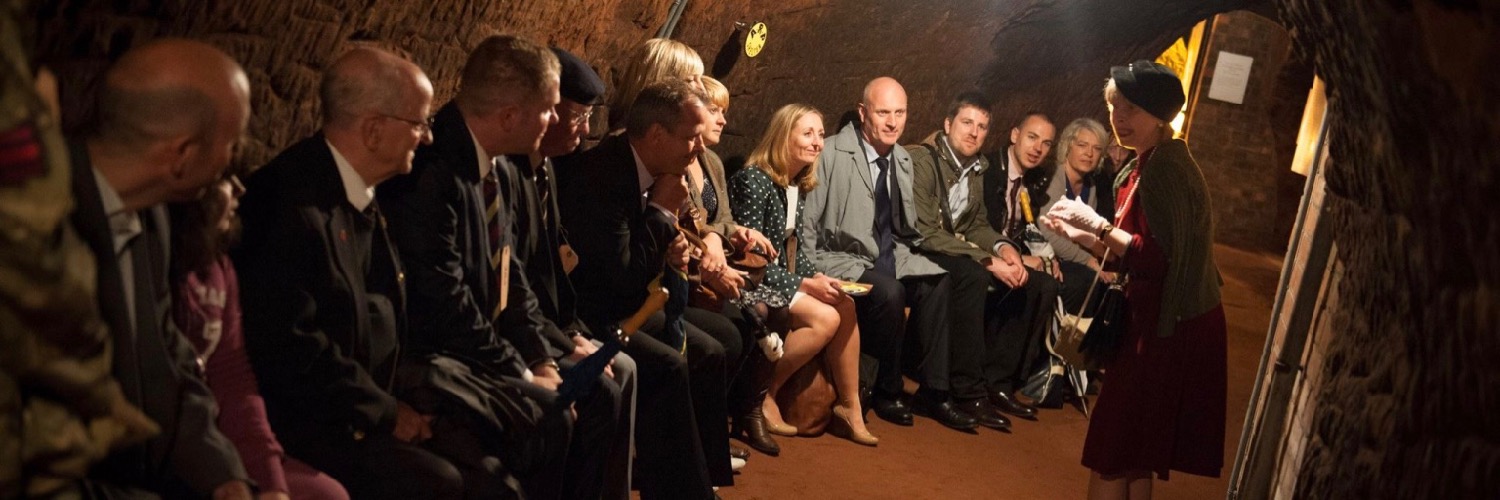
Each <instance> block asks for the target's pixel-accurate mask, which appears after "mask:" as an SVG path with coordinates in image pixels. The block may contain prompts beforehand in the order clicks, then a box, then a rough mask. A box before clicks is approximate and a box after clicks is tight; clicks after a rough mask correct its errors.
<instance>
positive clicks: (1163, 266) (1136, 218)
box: [1046, 61, 1227, 499]
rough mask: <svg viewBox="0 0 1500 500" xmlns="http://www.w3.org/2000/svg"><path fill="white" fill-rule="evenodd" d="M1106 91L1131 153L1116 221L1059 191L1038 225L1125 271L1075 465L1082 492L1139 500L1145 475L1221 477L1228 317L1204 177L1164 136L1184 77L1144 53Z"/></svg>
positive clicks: (1184, 150) (1118, 70)
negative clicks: (1080, 471) (1114, 330)
mask: <svg viewBox="0 0 1500 500" xmlns="http://www.w3.org/2000/svg"><path fill="white" fill-rule="evenodd" d="M1104 100H1105V102H1106V103H1107V104H1108V106H1109V121H1110V125H1112V126H1113V127H1114V130H1115V137H1117V138H1118V140H1119V141H1120V145H1121V146H1124V147H1126V148H1130V149H1133V150H1135V151H1136V152H1138V153H1139V156H1138V157H1136V159H1135V161H1132V162H1130V163H1128V164H1126V165H1125V169H1124V170H1122V171H1121V172H1120V175H1119V177H1117V178H1116V180H1115V184H1116V185H1117V187H1118V189H1119V195H1120V196H1119V200H1120V201H1119V202H1118V203H1117V204H1116V206H1117V208H1116V211H1115V213H1116V219H1117V220H1116V221H1115V224H1111V223H1110V222H1109V221H1107V220H1105V219H1104V218H1103V217H1100V216H1099V215H1098V214H1097V213H1095V212H1094V210H1093V209H1092V208H1090V207H1089V206H1088V205H1087V204H1085V203H1082V202H1078V201H1073V200H1066V199H1064V200H1058V202H1057V203H1056V204H1055V205H1053V207H1052V209H1051V210H1049V211H1048V212H1047V215H1048V217H1047V222H1046V223H1047V225H1048V226H1049V227H1050V228H1051V229H1052V230H1054V231H1056V232H1059V233H1063V234H1067V235H1068V238H1069V239H1071V240H1073V241H1075V242H1078V243H1079V244H1080V245H1082V246H1083V247H1084V248H1088V249H1090V250H1091V251H1092V252H1093V253H1094V254H1096V255H1101V254H1104V253H1105V252H1106V250H1107V251H1108V256H1109V259H1108V261H1107V262H1106V264H1105V265H1106V266H1107V267H1109V266H1113V268H1115V269H1119V270H1120V272H1121V273H1123V274H1124V275H1125V277H1126V280H1125V285H1124V292H1125V294H1124V298H1125V303H1124V314H1123V315H1122V317H1121V318H1120V321H1121V322H1122V323H1121V324H1122V325H1123V329H1124V330H1123V333H1122V334H1121V338H1120V339H1119V342H1118V348H1117V349H1116V350H1115V351H1114V352H1112V353H1100V354H1104V355H1105V356H1103V358H1104V364H1103V368H1104V370H1105V372H1106V373H1107V374H1108V376H1109V382H1108V383H1106V384H1105V386H1104V389H1103V390H1102V391H1100V393H1099V401H1098V403H1097V404H1096V406H1095V407H1094V415H1093V417H1092V418H1091V419H1090V420H1089V432H1088V437H1087V438H1086V439H1085V441H1084V443H1083V465H1084V466H1085V467H1088V468H1089V470H1090V471H1092V473H1091V475H1090V477H1089V498H1092V499H1148V498H1151V482H1152V476H1153V474H1154V475H1155V476H1156V477H1159V478H1161V479H1162V480H1166V479H1168V474H1169V473H1170V472H1171V471H1173V470H1176V471H1181V472H1186V473H1188V474H1196V475H1201V476H1209V477H1218V476H1219V472H1220V470H1221V469H1222V468H1223V467H1224V404H1225V391H1226V387H1225V386H1226V385H1227V374H1226V371H1227V369H1226V357H1227V354H1226V350H1227V347H1226V339H1225V336H1226V331H1227V326H1226V324H1225V320H1224V304H1223V302H1222V301H1221V300H1220V296H1219V285H1220V281H1219V272H1218V268H1217V266H1216V265H1215V264H1214V255H1213V234H1214V231H1213V218H1212V215H1213V211H1212V209H1211V208H1210V203H1209V202H1210V200H1209V197H1208V185H1207V183H1206V182H1205V181H1204V180H1203V172H1202V170H1200V169H1199V168H1198V163H1197V162H1196V161H1194V160H1193V155H1192V154H1191V153H1189V152H1188V147H1187V143H1186V142H1184V141H1182V140H1180V139H1173V138H1172V126H1171V123H1172V118H1174V117H1175V116H1177V113H1178V112H1179V111H1180V110H1181V109H1182V103H1183V101H1184V100H1185V96H1184V95H1183V92H1182V81H1181V80H1179V79H1178V78H1177V75H1176V74H1175V73H1173V72H1172V70H1170V69H1168V68H1167V67H1166V66H1162V65H1160V64H1157V63H1154V62H1151V61H1136V62H1134V63H1131V64H1130V65H1129V66H1115V67H1113V68H1110V79H1109V83H1107V84H1106V86H1105V88H1104ZM1101 309H1103V308H1101ZM1094 324H1095V325H1098V324H1100V322H1099V318H1095V319H1094ZM1095 333H1096V332H1090V333H1089V335H1091V336H1092V335H1095Z"/></svg>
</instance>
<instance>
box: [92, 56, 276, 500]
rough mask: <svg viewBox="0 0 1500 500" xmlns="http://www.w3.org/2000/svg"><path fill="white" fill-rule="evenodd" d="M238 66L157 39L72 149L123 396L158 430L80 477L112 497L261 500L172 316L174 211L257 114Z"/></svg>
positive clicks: (130, 61)
mask: <svg viewBox="0 0 1500 500" xmlns="http://www.w3.org/2000/svg"><path fill="white" fill-rule="evenodd" d="M249 93H250V86H249V81H248V80H247V79H246V77H245V73H244V71H243V70H242V69H241V68H240V66H239V64H238V63H236V62H234V60H233V59H230V58H229V57H228V56H227V55H225V54H224V53H223V52H220V51H219V50H218V49H215V48H213V47H211V46H209V45H206V44H203V43H199V42H192V41H186V40H160V41H155V42H151V43H148V44H146V45H143V46H141V47H137V48H135V49H132V50H131V51H129V52H127V53H126V54H125V55H124V56H123V57H121V58H120V60H119V61H118V62H116V63H115V64H114V65H113V66H112V67H111V68H110V69H109V70H108V71H107V72H106V73H105V76H104V84H103V87H102V89H101V94H100V99H99V123H98V127H97V132H96V133H95V134H93V135H92V136H90V137H88V138H86V139H85V141H84V142H83V143H82V144H75V145H74V147H73V150H72V156H73V173H72V180H73V196H74V198H75V199H76V200H77V203H78V205H77V207H76V208H75V210H74V211H73V214H72V223H73V225H74V227H76V228H77V229H78V231H79V234H80V235H81V236H82V237H83V239H84V240H85V241H86V242H87V243H88V245H89V247H90V249H91V250H93V252H94V255H95V259H96V263H97V266H98V269H97V278H98V300H99V308H100V312H101V313H102V315H103V318H104V320H105V322H106V323H107V324H108V325H109V328H110V333H111V335H113V339H114V359H113V363H114V368H113V374H114V376H115V378H116V379H118V380H119V382H120V386H121V388H122V389H124V392H125V396H126V399H127V400H128V401H129V402H131V403H132V404H135V405H136V406H138V407H140V408H141V410H142V411H144V412H145V414H146V415H147V416H149V417H150V418H151V419H152V420H154V421H155V422H156V423H157V424H158V425H160V427H161V434H159V435H157V436H155V437H154V438H151V439H150V440H148V441H146V442H145V443H144V444H140V445H136V446H130V447H127V448H124V449H121V450H116V451H115V452H113V453H111V454H110V455H109V457H108V458H106V459H105V461H103V462H101V463H100V464H99V465H97V466H96V467H95V468H94V469H93V470H92V471H91V472H90V474H89V478H88V480H87V481H85V484H84V485H82V487H83V489H85V490H87V491H88V493H87V494H86V495H93V496H97V497H103V498H156V497H158V496H160V497H165V498H184V497H186V498H192V497H209V496H213V497H215V498H246V499H248V498H250V488H249V484H248V480H247V479H246V478H247V476H246V474H245V470H244V467H243V466H242V464H241V463H240V459H239V456H238V455H237V454H236V453H235V449H234V446H233V445H232V444H231V443H230V442H229V441H228V440H227V439H226V438H225V437H224V436H223V435H222V434H220V433H219V431H218V429H217V428H216V427H215V424H214V422H215V418H216V416H217V415H216V413H217V411H218V410H217V408H216V406H215V404H214V401H213V395H212V393H210V392H209V390H208V388H207V387H206V386H204V385H203V382H202V380H201V379H199V378H198V376H197V374H198V372H197V366H198V365H197V356H196V355H195V354H194V352H193V350H192V346H191V345H190V344H189V343H188V341H187V340H186V339H185V338H184V337H183V336H182V333H181V332H179V331H178V330H177V329H176V328H175V327H174V326H173V325H172V322H171V321H170V320H169V317H170V316H169V315H168V313H169V311H171V289H170V287H169V285H168V282H167V269H168V264H169V262H168V260H167V259H168V241H169V238H168V237H167V232H166V231H167V229H168V225H167V219H166V211H165V210H164V209H163V208H162V206H161V203H163V202H167V201H186V200H192V199H194V198H196V197H197V196H198V195H199V194H201V193H202V192H203V190H204V188H206V187H207V186H208V185H209V184H211V183H213V182H215V181H217V180H218V179H219V177H220V176H221V175H222V174H223V172H224V169H225V168H226V167H227V166H228V165H229V160H230V158H229V151H230V150H231V148H232V147H233V145H234V143H235V142H236V141H237V140H238V139H239V137H240V134H243V133H244V130H245V123H246V120H248V119H249V116H250V104H249Z"/></svg>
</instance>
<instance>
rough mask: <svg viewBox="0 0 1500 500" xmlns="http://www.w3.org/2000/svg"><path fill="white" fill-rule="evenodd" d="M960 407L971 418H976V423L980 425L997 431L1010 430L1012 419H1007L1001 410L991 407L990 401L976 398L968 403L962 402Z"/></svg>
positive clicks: (959, 404)
mask: <svg viewBox="0 0 1500 500" xmlns="http://www.w3.org/2000/svg"><path fill="white" fill-rule="evenodd" d="M958 407H959V408H962V409H963V410H964V412H966V413H968V414H969V416H972V417H974V421H975V422H978V423H979V425H983V426H985V427H989V428H991V429H994V430H997V431H1009V430H1010V419H1008V418H1005V416H1004V415H1001V414H1000V411H999V410H997V409H995V407H994V406H993V405H990V400H989V399H986V398H974V399H970V400H967V401H960V402H959V403H958Z"/></svg>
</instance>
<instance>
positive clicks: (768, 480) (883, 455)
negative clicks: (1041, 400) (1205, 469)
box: [719, 246, 1281, 500]
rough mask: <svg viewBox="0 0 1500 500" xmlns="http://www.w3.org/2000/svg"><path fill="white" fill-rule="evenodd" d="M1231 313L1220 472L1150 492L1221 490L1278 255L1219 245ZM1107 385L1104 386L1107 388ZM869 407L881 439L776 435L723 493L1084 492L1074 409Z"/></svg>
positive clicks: (989, 495)
mask: <svg viewBox="0 0 1500 500" xmlns="http://www.w3.org/2000/svg"><path fill="white" fill-rule="evenodd" d="M1215 255H1216V257H1217V258H1218V264H1219V269H1220V271H1221V272H1222V274H1223V276H1224V304H1225V312H1226V315H1227V316H1228V319H1229V408H1228V412H1227V414H1226V415H1227V425H1228V427H1227V428H1226V433H1225V437H1224V471H1223V473H1222V474H1221V477H1220V478H1204V477H1198V476H1190V475H1187V474H1173V475H1172V480H1171V481H1168V482H1161V481H1157V482H1156V485H1155V492H1154V498H1157V499H1207V498H1224V495H1225V492H1226V491H1227V490H1228V477H1229V472H1230V467H1232V465H1233V463H1234V455H1235V452H1236V449H1235V448H1236V446H1237V445H1238V443H1239V438H1240V427H1241V424H1242V423H1243V420H1244V418H1245V407H1246V405H1247V402H1248V400H1249V398H1250V392H1251V386H1252V385H1253V384H1254V382H1255V374H1256V370H1257V369H1258V364H1259V362H1260V355H1261V350H1262V348H1263V346H1264V343H1265V336H1266V329H1267V325H1268V324H1269V317H1270V312H1271V302H1272V300H1273V298H1274V293H1275V290H1276V283H1277V279H1278V277H1279V274H1280V270H1281V257H1280V256H1279V255H1272V254H1261V253H1251V252H1246V251H1242V250H1237V249H1234V248H1229V247H1224V246H1218V247H1216V249H1215ZM1106 390H1108V389H1106ZM873 415H874V414H873V413H872V414H871V422H870V424H869V427H870V431H871V432H872V433H874V434H875V435H877V436H879V437H880V446H879V448H866V447H863V446H860V445H857V444H854V443H852V442H849V441H846V440H843V439H840V438H837V437H833V436H830V435H824V436H821V437H817V438H780V437H778V438H777V439H778V441H779V442H780V443H781V447H782V452H781V456H780V457H768V456H765V455H761V454H759V453H754V452H752V453H753V455H754V456H752V457H751V458H750V463H749V465H748V466H746V467H745V469H744V470H743V471H742V473H741V474H740V475H739V476H738V477H736V479H735V481H736V483H735V486H733V487H729V488H723V489H721V490H720V491H719V496H721V497H723V498H725V499H730V500H739V499H769V498H777V499H781V498H818V499H823V498H831V499H845V498H847V499H914V498H923V499H926V498H943V499H950V498H951V499H970V498H975V499H978V498H983V499H1011V498H1015V499H1033V498H1068V499H1074V498H1084V496H1085V493H1086V490H1087V488H1088V470H1086V469H1084V468H1083V466H1081V465H1079V462H1078V461H1079V457H1080V455H1081V453H1082V450H1083V438H1084V434H1085V433H1086V431H1087V429H1088V420H1087V419H1085V418H1084V416H1083V414H1082V413H1080V412H1079V411H1077V410H1075V409H1073V408H1063V409H1059V410H1043V412H1042V414H1041V415H1040V418H1039V420H1038V421H1036V422H1032V421H1027V420H1019V419H1015V420H1014V422H1015V423H1014V429H1013V432H1012V433H1010V434H1006V433H1000V432H995V431H991V430H988V429H980V432H979V433H978V434H977V435H971V434H964V433H960V432H957V431H953V430H949V429H947V428H944V427H942V426H940V425H938V424H937V423H935V422H933V421H931V420H928V419H926V418H922V417H918V418H917V423H916V426H914V427H897V426H895V425H892V424H889V423H887V422H885V421H883V420H880V419H878V418H874V416H873Z"/></svg>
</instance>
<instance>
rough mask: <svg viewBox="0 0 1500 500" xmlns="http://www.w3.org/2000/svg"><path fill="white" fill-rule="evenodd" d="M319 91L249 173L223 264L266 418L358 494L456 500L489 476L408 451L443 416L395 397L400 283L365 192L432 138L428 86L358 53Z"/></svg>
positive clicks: (395, 63) (387, 59)
mask: <svg viewBox="0 0 1500 500" xmlns="http://www.w3.org/2000/svg"><path fill="white" fill-rule="evenodd" d="M321 94H322V95H321V97H322V105H323V115H324V116H323V129H322V132H320V133H318V134H315V135H313V136H312V137H309V138H307V139H305V140H303V141H301V142H298V143H297V144H295V145H293V146H291V147H290V148H288V149H287V150H286V151H283V152H282V153H281V154H280V155H278V156H277V157H276V158H275V159H273V160H272V161H271V163H270V164H268V165H266V166H265V167H263V168H261V169H260V170H259V171H258V172H256V173H255V174H254V175H252V176H251V177H250V178H249V179H248V181H247V182H246V195H245V197H244V198H243V200H242V201H241V203H240V209H239V210H240V216H241V218H242V220H243V222H244V238H243V243H242V244H241V246H240V247H239V248H238V249H237V251H235V252H234V253H233V258H234V261H235V264H236V268H237V271H238V273H239V275H240V286H241V289H242V293H241V297H243V298H244V310H245V317H244V330H245V340H246V347H247V348H248V350H249V353H250V358H251V362H252V365H253V367H254V368H255V374H256V377H257V379H258V381H259V383H260V389H261V393H262V395H263V396H264V397H265V401H266V413H267V416H268V417H269V418H270V420H271V426H272V428H273V429H274V430H275V431H276V434H277V437H279V438H280V440H281V443H282V445H283V446H285V447H286V449H287V451H288V452H290V453H291V454H293V455H296V456H297V457H298V458H300V459H302V460H304V461H306V462H307V463H308V464H310V465H312V466H314V467H316V468H317V469H319V470H321V471H324V472H326V473H327V474H328V475H330V476H333V477H334V478H335V479H338V480H339V482H341V483H343V484H344V486H345V487H346V488H347V489H348V490H349V493H350V494H351V496H353V497H355V498H390V499H402V498H461V497H463V496H464V493H465V492H464V490H465V489H472V488H474V487H475V486H476V485H478V484H487V481H489V479H488V478H482V477H479V476H480V475H481V474H479V473H476V472H474V471H471V470H467V469H466V470H464V471H460V470H459V468H458V467H456V466H455V464H454V463H452V462H450V461H449V460H446V459H444V458H443V457H440V456H439V455H438V454H435V453H434V452H432V451H429V449H426V448H424V447H422V446H418V444H419V443H422V442H423V441H426V440H432V441H440V440H441V439H440V438H443V437H444V436H445V435H446V434H447V433H445V432H442V430H441V427H440V424H442V423H444V422H446V419H444V420H441V421H437V422H435V421H434V419H433V417H432V416H431V415H423V414H420V413H418V412H417V411H416V410H415V409H414V408H413V407H412V406H410V405H408V404H407V403H405V402H401V401H397V399H396V397H395V396H394V395H393V390H394V381H395V379H396V376H397V368H398V362H399V360H400V359H401V356H402V352H401V351H402V349H403V345H402V335H403V331H404V329H405V328H404V327H405V325H404V321H405V313H406V310H405V293H406V292H405V289H404V281H405V279H406V278H405V275H404V272H403V271H402V268H401V265H400V262H399V261H398V256H397V254H396V249H395V247H394V245H392V244H391V242H390V239H389V235H388V232H387V226H386V221H385V219H384V218H383V217H382V216H381V214H380V211H379V208H378V206H377V203H376V202H375V200H374V198H373V197H374V186H375V185H377V184H379V183H380V182H382V181H385V180H386V179H389V178H391V177H394V176H396V175H399V174H402V173H405V172H406V171H408V170H409V169H410V159H409V158H410V155H411V153H412V151H413V150H414V149H415V148H416V146H417V144H419V143H424V142H428V141H430V140H431V139H430V135H429V131H428V129H427V123H426V121H425V117H426V116H427V112H428V109H429V108H428V107H429V106H430V103H431V101H432V85H431V83H430V82H429V81H428V80H427V77H426V75H424V74H423V73H422V70H421V69H420V68H417V67H416V65H414V64H412V63H410V62H408V61H405V60H402V59H400V58H399V57H397V56H395V55H393V54H390V53H387V52H384V51H380V50H376V49H368V48H360V49H354V50H352V51H350V52H349V53H347V54H345V55H344V56H342V57H340V58H339V59H338V60H337V61H335V62H334V63H333V64H332V65H331V66H330V67H329V68H328V70H327V71H326V72H325V74H324V76H323V82H322V87H321ZM434 438H439V439H434ZM429 446H432V443H429ZM496 481H498V480H496Z"/></svg>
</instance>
